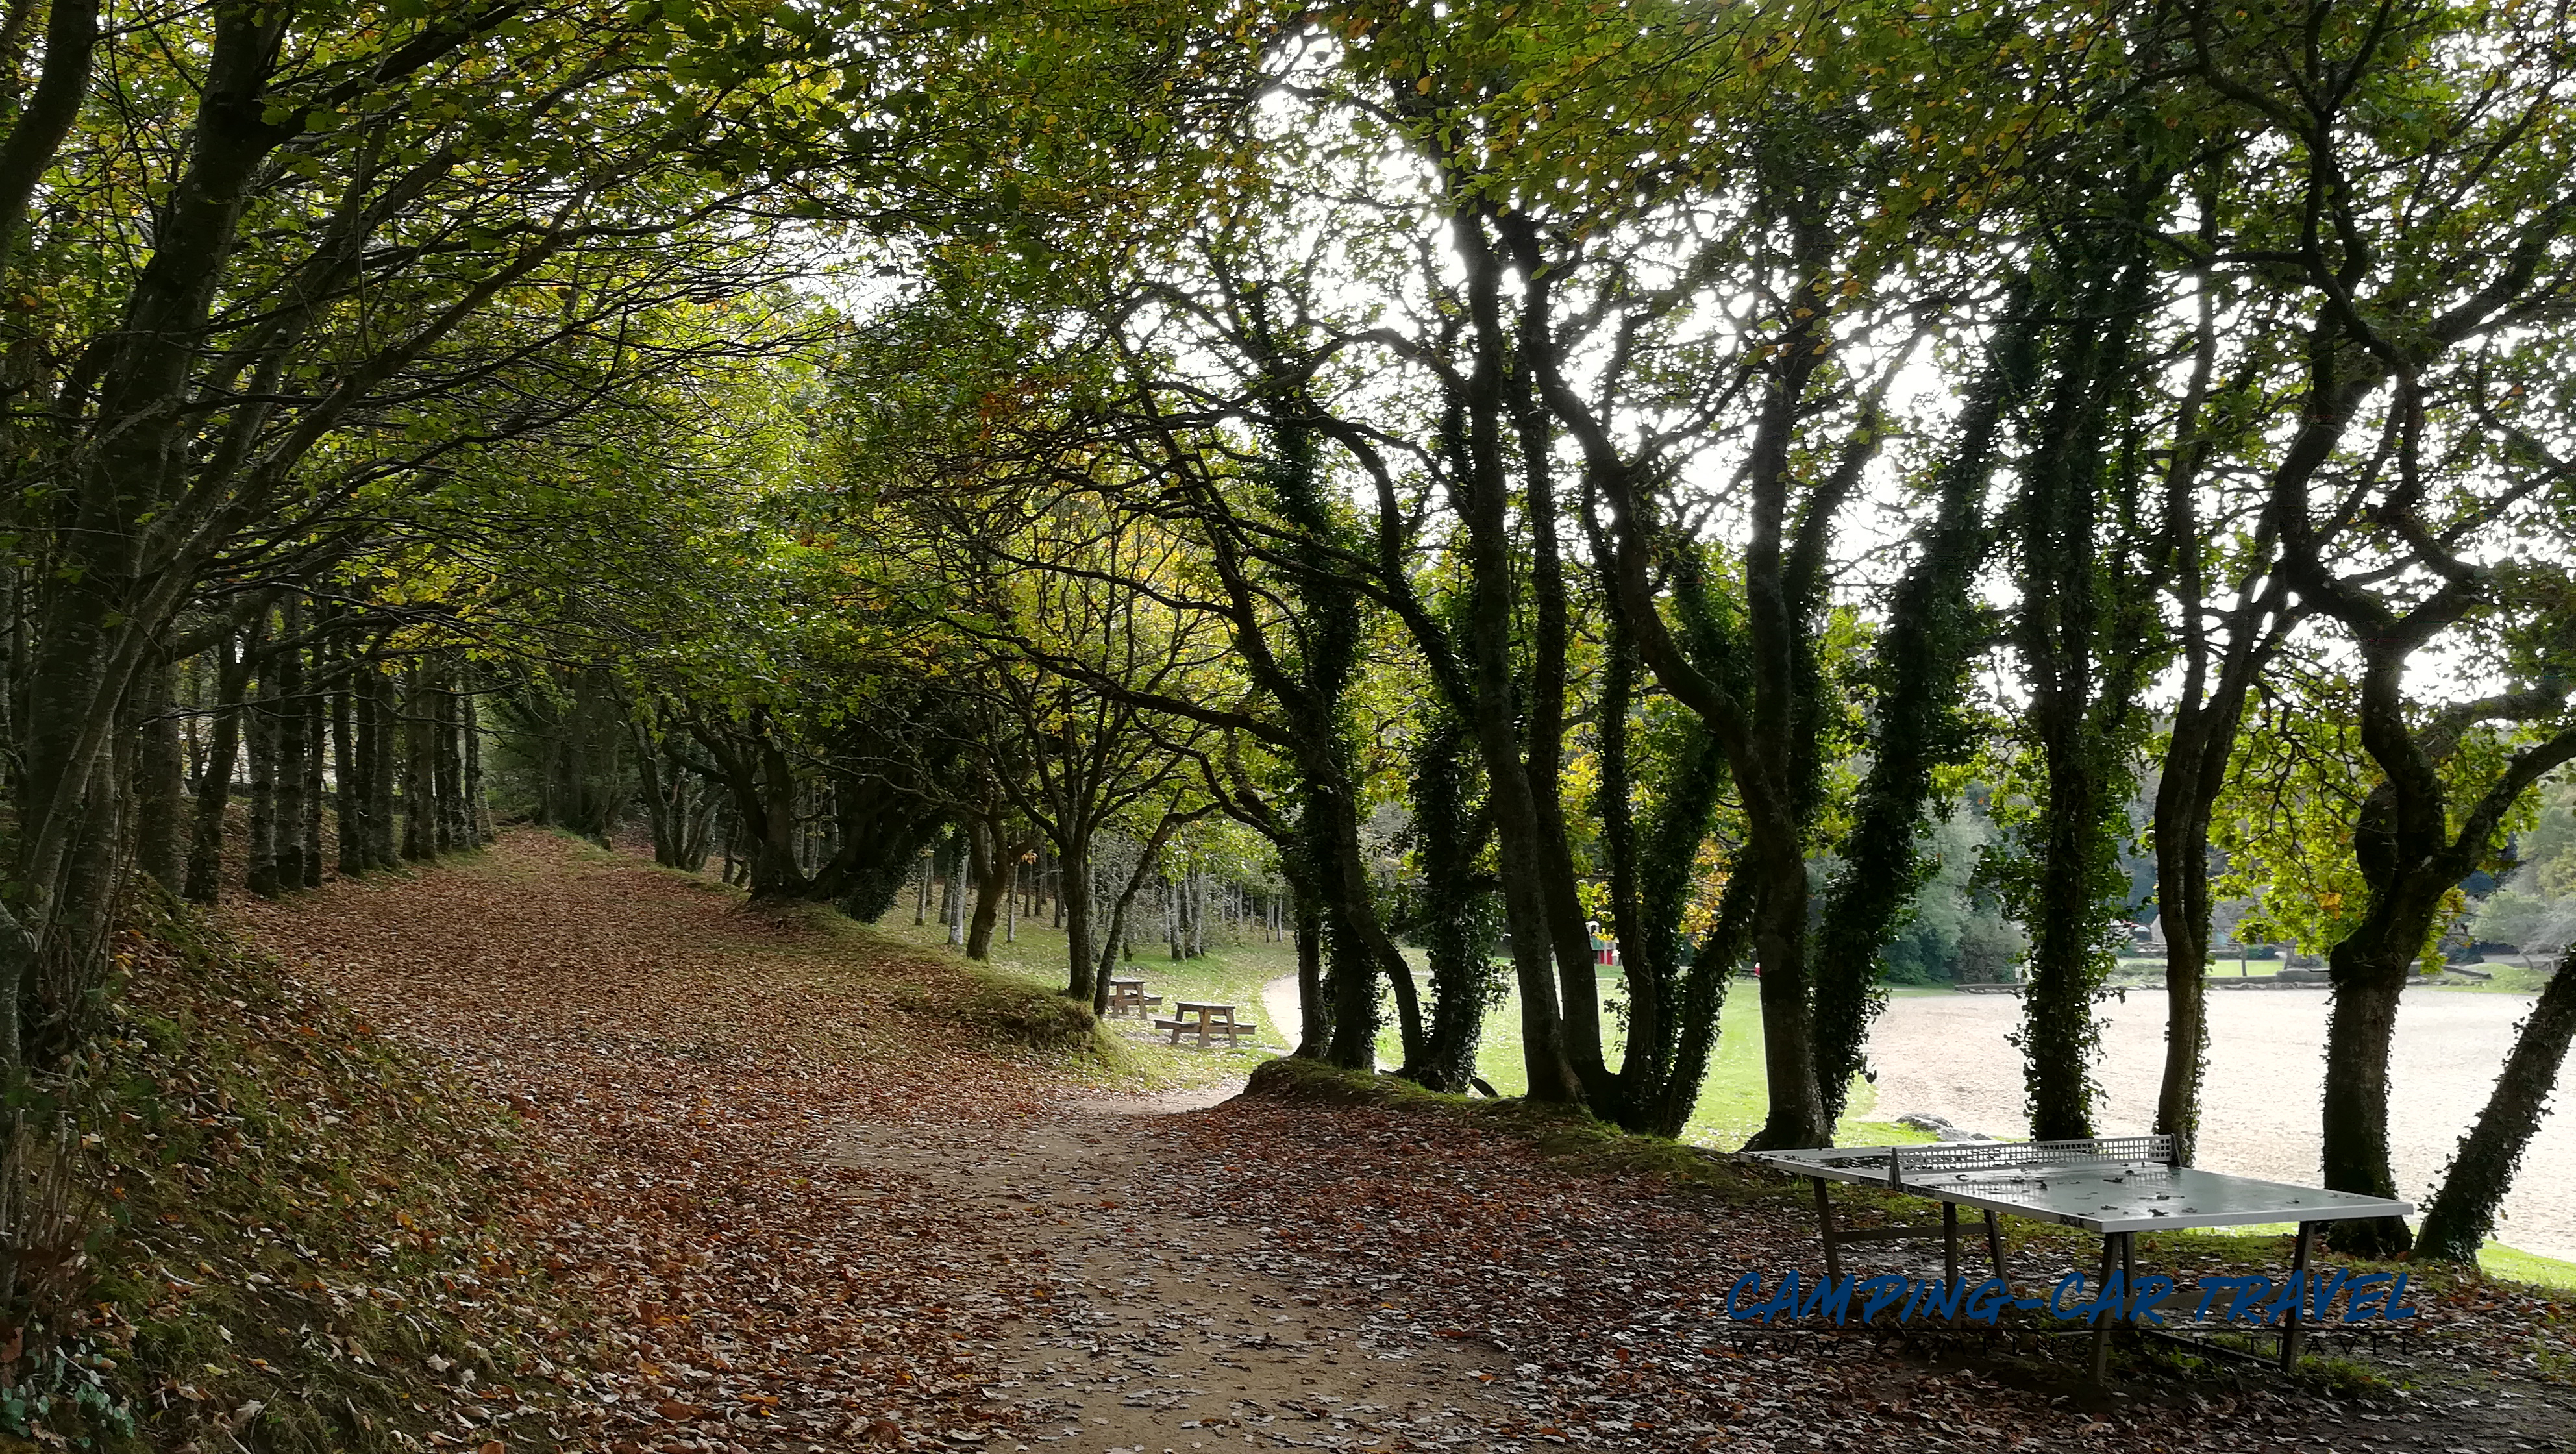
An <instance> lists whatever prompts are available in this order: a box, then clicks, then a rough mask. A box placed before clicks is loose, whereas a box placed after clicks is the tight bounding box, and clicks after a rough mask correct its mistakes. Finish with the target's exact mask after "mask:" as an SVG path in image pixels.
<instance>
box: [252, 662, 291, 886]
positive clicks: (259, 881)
mask: <svg viewBox="0 0 2576 1454" xmlns="http://www.w3.org/2000/svg"><path fill="white" fill-rule="evenodd" d="M285 656H286V653H285V652H284V651H283V650H274V651H271V652H270V653H269V654H268V655H267V658H266V659H265V660H260V661H258V662H257V663H256V665H255V667H254V670H256V671H257V673H258V675H259V689H258V691H256V692H255V693H253V694H252V696H251V701H250V734H249V736H250V744H249V745H250V823H249V838H250V842H249V845H248V848H247V850H246V856H247V861H248V865H249V866H248V869H247V871H246V872H245V873H244V875H243V881H244V883H245V885H246V886H247V887H248V888H249V889H250V891H251V892H252V893H254V894H257V895H259V896H260V897H261V898H263V899H273V898H276V897H277V892H278V888H277V885H278V872H277V757H278V752H277V748H278V736H279V733H278V677H279V673H280V672H281V671H282V670H283V665H282V663H283V662H284V659H285Z"/></svg>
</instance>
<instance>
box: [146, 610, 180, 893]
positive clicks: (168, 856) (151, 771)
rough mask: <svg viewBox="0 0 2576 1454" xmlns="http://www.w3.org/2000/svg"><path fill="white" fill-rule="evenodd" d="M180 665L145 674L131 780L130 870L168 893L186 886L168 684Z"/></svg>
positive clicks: (175, 718)
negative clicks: (137, 752) (138, 754)
mask: <svg viewBox="0 0 2576 1454" xmlns="http://www.w3.org/2000/svg"><path fill="white" fill-rule="evenodd" d="M178 672H179V663H177V662H175V661H163V662H155V663H153V664H152V665H151V666H149V667H147V668H146V669H145V670H144V674H143V677H142V679H141V682H140V683H139V685H140V686H141V688H142V697H141V700H140V701H139V702H138V703H137V704H136V707H137V714H138V715H139V716H140V717H141V718H142V724H143V745H142V754H141V757H140V759H139V761H138V763H137V770H136V781H135V825H134V828H135V843H134V866H135V867H137V868H139V869H141V870H142V871H143V872H145V873H147V874H150V875H151V876H152V879H153V881H154V882H156V883H158V884H160V885H161V887H163V888H165V889H167V890H169V891H170V892H172V893H174V894H175V893H178V892H180V891H181V890H182V889H184V888H186V887H187V873H188V865H187V852H186V836H185V834H184V833H183V832H182V831H181V830H182V827H183V824H184V822H185V820H186V817H187V799H188V779H187V768H188V764H187V758H186V756H185V755H184V754H183V753H182V752H181V751H180V745H179V705H178V702H177V700H176V693H175V692H174V691H173V690H172V683H173V682H174V681H175V680H176V679H177V677H178Z"/></svg>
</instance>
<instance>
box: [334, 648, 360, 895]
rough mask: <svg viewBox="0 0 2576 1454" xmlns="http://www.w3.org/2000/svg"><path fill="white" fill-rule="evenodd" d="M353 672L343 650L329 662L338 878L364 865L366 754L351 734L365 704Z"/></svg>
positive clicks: (354, 666)
mask: <svg viewBox="0 0 2576 1454" xmlns="http://www.w3.org/2000/svg"><path fill="white" fill-rule="evenodd" d="M357 673H358V664H357V662H356V661H355V660H353V659H352V658H350V657H349V656H348V655H347V654H346V653H345V652H343V653H341V654H340V655H339V656H338V658H337V659H336V660H335V661H334V662H333V663H332V671H331V684H330V686H331V778H332V794H331V808H332V811H333V812H334V813H335V814H337V820H336V821H337V824H338V827H339V833H340V845H339V853H338V854H337V855H336V856H337V858H338V859H339V864H338V867H339V870H340V876H341V877H342V878H357V877H359V876H360V875H362V874H364V873H365V872H366V871H367V867H368V864H367V788H366V783H365V781H364V777H363V772H362V768H363V764H364V763H365V761H366V758H365V755H364V752H363V750H362V749H361V748H360V747H359V745H358V742H357V738H356V735H355V733H356V729H357V725H358V719H359V716H360V714H361V713H363V712H364V711H365V710H366V706H365V704H364V703H363V702H362V701H361V700H360V699H359V697H358V680H357Z"/></svg>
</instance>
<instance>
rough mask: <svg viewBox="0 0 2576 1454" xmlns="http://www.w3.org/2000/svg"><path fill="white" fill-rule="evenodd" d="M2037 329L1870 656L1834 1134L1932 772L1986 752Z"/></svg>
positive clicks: (1963, 425) (1958, 466)
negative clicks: (1974, 684)
mask: <svg viewBox="0 0 2576 1454" xmlns="http://www.w3.org/2000/svg"><path fill="white" fill-rule="evenodd" d="M2031 330H2032V323H2031V315H2030V308H2029V304H2028V301H2027V299H2025V298H2021V297H2018V296H2017V297H2016V298H2015V300H2014V303H2013V306H2012V307H2011V308H2010V309H2009V310H2008V312H2007V314H2006V317H2005V319H2004V321H2003V323H2002V324H2001V325H2000V326H1999V328H1998V330H1997V336H1996V340H1995V344H1994V347H1993V349H1992V350H1991V352H1990V353H1989V355H1988V358H1987V361H1986V364H1985V367H1984V368H1983V369H1982V370H1981V371H1980V372H1979V374H1978V376H1977V379H1976V381H1975V383H1974V384H1973V385H1972V386H1971V387H1970V389H1969V391H1968V397H1967V400H1966V404H1965V407H1964V408H1963V409H1962V411H1961V413H1960V419H1959V432H1958V441H1957V443H1956V444H1955V445H1954V446H1952V448H1951V451H1950V453H1949V456H1948V457H1947V458H1946V459H1944V460H1943V461H1942V463H1941V467H1940V471H1939V473H1938V475H1937V476H1936V478H1935V481H1934V485H1933V498H1934V507H1933V515H1932V518H1931V519H1930V520H1928V521H1926V522H1925V523H1924V524H1923V526H1922V527H1921V528H1920V530H1919V531H1918V534H1917V539H1918V540H1919V541H1920V543H1921V552H1920V554H1918V555H1917V556H1916V557H1915V562H1914V564H1913V566H1912V567H1910V568H1909V569H1908V570H1907V571H1906V574H1905V578H1904V579H1903V580H1902V581H1900V582H1899V583H1898V584H1897V587H1896V591H1895V594H1894V596H1893V597H1892V598H1891V599H1890V600H1889V602H1888V610H1887V620H1886V623H1885V624H1884V626H1882V628H1881V629H1880V632H1879V636H1878V641H1877V643H1876V646H1875V648H1874V650H1873V651H1872V653H1871V675H1872V677H1873V678H1874V679H1875V685H1876V686H1877V688H1878V691H1877V702H1876V705H1875V707H1874V708H1873V710H1872V712H1871V717H1870V738H1869V770H1868V772H1867V774H1866V775H1864V776H1863V778H1862V779H1861V785H1860V791H1859V792H1858V793H1857V794H1856V795H1855V799H1854V802H1853V805H1852V812H1851V817H1852V824H1851V828H1850V831H1848V832H1847V833H1845V834H1844V835H1843V840H1842V850H1841V857H1842V866H1841V868H1840V869H1839V870H1838V871H1837V872H1836V873H1835V875H1834V877H1833V879H1832V881H1831V882H1829V883H1828V884H1827V885H1826V887H1825V906H1824V914H1823V916H1822V918H1821V920H1820V921H1819V924H1818V927H1817V931H1816V1087H1817V1090H1818V1092H1819V1093H1820V1094H1821V1095H1822V1096H1823V1097H1824V1102H1825V1117H1826V1120H1827V1121H1828V1122H1838V1121H1840V1120H1841V1119H1842V1114H1843V1105H1844V1102H1845V1101H1846V1100H1847V1099H1848V1098H1849V1096H1850V1094H1851V1083H1852V1080H1853V1078H1854V1077H1855V1076H1858V1075H1860V1074H1861V1073H1862V1072H1863V1071H1864V1070H1866V1069H1867V1066H1868V1047H1869V1030H1870V1025H1871V1023H1872V1022H1873V1021H1875V1020H1876V1019H1877V1018H1878V1013H1879V1011H1880V1010H1881V1009H1882V1008H1884V1007H1885V1005H1886V1003H1887V996H1886V994H1885V992H1884V991H1882V990H1881V989H1880V988H1879V987H1878V978H1879V955H1880V954H1881V952H1882V951H1884V950H1885V949H1886V948H1887V945H1888V942H1889V940H1890V939H1892V938H1893V937H1894V936H1895V934H1896V931H1897V930H1898V929H1899V928H1900V927H1901V926H1902V925H1901V920H1902V916H1903V915H1904V914H1905V912H1906V907H1907V905H1908V904H1909V903H1910V902H1911V900H1912V897H1913V894H1914V892H1915V890H1916V889H1917V888H1919V887H1920V886H1921V884H1922V882H1923V879H1924V876H1925V874H1926V873H1927V872H1928V871H1929V870H1930V868H1931V867H1932V865H1930V864H1929V863H1927V862H1926V861H1925V860H1924V857H1923V854H1922V852H1921V850H1920V848H1919V847H1918V846H1917V845H1918V839H1919V835H1920V832H1921V829H1922V826H1923V818H1924V812H1925V809H1926V807H1927V805H1929V804H1930V803H1931V802H1932V799H1933V774H1934V772H1935V771H1936V770H1937V769H1939V768H1942V767H1946V766H1949V765H1952V764H1955V763H1959V762H1963V761H1966V760H1967V759H1968V757H1969V756H1970V755H1972V754H1973V753H1974V751H1975V749H1976V734H1975V730H1974V728H1973V727H1972V726H1971V724H1970V723H1969V722H1968V720H1967V714H1966V712H1965V702H1966V697H1967V684H1968V672H1969V667H1970V664H1971V662H1972V661H1973V660H1974V659H1975V657H1976V655H1977V653H1978V651H1979V649H1980V648H1981V647H1982V645H1983V644H1984V640H1985V637H1986V624H1985V619H1984V616H1985V613H1984V611H1983V609H1982V608H1981V607H1980V606H1979V604H1978V602H1977V599H1976V594H1975V589H1976V580H1977V575H1978V572H1979V571H1980V570H1981V569H1982V568H1983V566H1984V564H1985V561H1986V558H1987V551H1988V547H1989V545H1990V542H1991V538H1992V537H1991V533H1990V531H1989V530H1988V528H1987V524H1986V494H1987V487H1988V482H1989V480H1990V478H1991V477H1992V475H1993V472H1994V467H1995V445H1996V442H1997V440H1998V439H1999V437H2000V436H2001V434H2002V432H2003V423H2004V418H2005V415H2006V413H2007V412H2008V411H2009V410H2011V409H2012V408H2013V407H2015V405H2016V404H2017V403H2018V402H2019V400H2020V399H2021V397H2022V395H2023V393H2024V391H2026V390H2027V389H2028V388H2029V385H2030V375H2031V371H2032V368H2033V366H2034V356H2033V352H2032V338H2031Z"/></svg>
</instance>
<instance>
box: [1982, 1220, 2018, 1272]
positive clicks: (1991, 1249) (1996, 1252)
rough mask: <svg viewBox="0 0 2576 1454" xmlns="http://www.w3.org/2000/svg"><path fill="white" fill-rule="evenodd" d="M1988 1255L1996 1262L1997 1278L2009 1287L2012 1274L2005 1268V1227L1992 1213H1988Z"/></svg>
mask: <svg viewBox="0 0 2576 1454" xmlns="http://www.w3.org/2000/svg"><path fill="white" fill-rule="evenodd" d="M1986 1255H1987V1256H1989V1257H1992V1258H1993V1259H1994V1260H1995V1276H1996V1277H1998V1278H2000V1279H2002V1280H2003V1282H2004V1283H2005V1284H2006V1285H2007V1286H2009V1285H2010V1284H2011V1282H2012V1272H2011V1270H2010V1269H2008V1268H2006V1267H2005V1266H2004V1227H2003V1223H2002V1222H2000V1221H1998V1220H1996V1218H1995V1214H1994V1213H1992V1212H1988V1213H1986Z"/></svg>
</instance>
